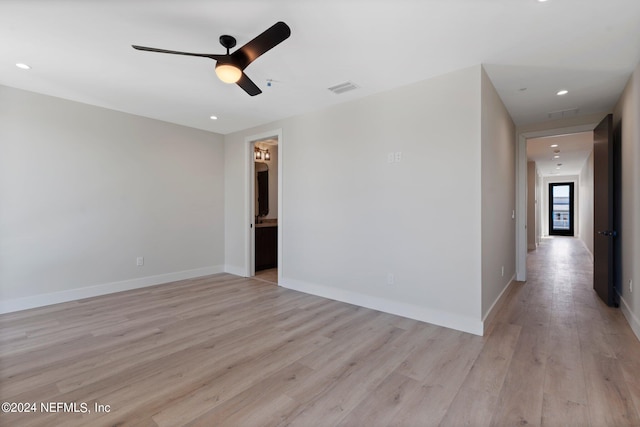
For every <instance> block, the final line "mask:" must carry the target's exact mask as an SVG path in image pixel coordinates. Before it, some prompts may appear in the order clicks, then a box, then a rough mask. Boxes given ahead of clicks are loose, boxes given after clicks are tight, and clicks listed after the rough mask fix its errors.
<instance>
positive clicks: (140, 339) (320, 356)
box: [0, 238, 640, 427]
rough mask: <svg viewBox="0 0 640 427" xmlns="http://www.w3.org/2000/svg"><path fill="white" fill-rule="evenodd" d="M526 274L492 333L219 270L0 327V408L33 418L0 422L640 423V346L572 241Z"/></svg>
mask: <svg viewBox="0 0 640 427" xmlns="http://www.w3.org/2000/svg"><path fill="white" fill-rule="evenodd" d="M528 267H529V281H528V282H527V283H517V284H515V285H513V286H512V288H511V289H510V291H509V293H508V295H507V301H506V302H505V304H503V305H502V309H501V311H500V312H499V313H498V314H497V315H496V317H495V323H494V324H493V327H492V328H491V332H490V333H489V334H488V335H487V336H485V337H477V336H473V335H469V334H466V333H462V332H457V331H454V330H450V329H446V328H441V327H437V326H433V325H429V324H425V323H421V322H417V321H413V320H409V319H405V318H401V317H397V316H392V315H389V314H385V313H380V312H376V311H373V310H368V309H364V308H359V307H355V306H352V305H349V304H344V303H339V302H335V301H330V300H326V299H323V298H319V297H315V296H311V295H306V294H302V293H298V292H295V291H291V290H287V289H283V288H279V287H277V286H275V285H273V284H269V283H266V282H265V281H261V280H252V279H244V278H239V277H236V276H232V275H227V274H220V275H215V276H209V277H203V278H199V279H193V280H185V281H181V282H175V283H170V284H167V285H161V286H155V287H151V288H145V289H140V290H135V291H130V292H123V293H119V294H113V295H107V296H102V297H97V298H92V299H86V300H82V301H75V302H71V303H65V304H59V305H55V306H49V307H43V308H39V309H34V310H28V311H23V312H18V313H12V314H6V315H2V316H0V327H1V332H0V401H2V402H5V401H6V402H16V403H26V402H35V403H36V404H37V413H22V414H17V413H2V414H0V425H2V426H183V425H188V426H248V427H252V426H367V427H368V426H438V425H441V426H517V425H527V426H592V427H600V426H616V427H621V426H640V416H639V411H640V343H639V342H638V340H637V338H636V337H635V335H634V334H633V332H632V331H631V329H630V328H629V326H628V325H627V323H626V321H625V320H624V318H623V316H622V313H621V312H620V311H619V310H616V309H612V308H608V307H606V306H605V305H604V304H602V303H601V301H600V300H599V299H598V298H597V296H596V294H595V293H594V292H593V290H592V284H591V278H592V268H591V260H590V258H589V255H588V253H587V252H586V251H585V249H584V247H583V246H582V244H581V243H580V242H579V241H578V240H576V239H573V238H552V239H545V240H544V241H543V244H542V246H541V247H540V248H539V249H538V250H536V251H533V252H531V253H530V254H529V256H528ZM41 402H45V403H46V402H54V409H55V408H57V407H56V404H55V402H60V403H67V404H72V403H75V404H76V405H77V408H76V409H77V410H78V411H80V412H78V413H69V412H57V413H52V412H50V413H43V412H42V408H41V407H40V403H41ZM82 403H86V404H87V412H86V413H81V412H82V411H83V406H81V404H82ZM96 403H97V404H100V405H109V410H108V411H106V407H105V410H104V411H103V412H96V410H95V406H94V405H95V404H96ZM58 409H59V410H64V406H62V407H60V408H58ZM67 409H73V407H71V408H67ZM89 411H90V412H89Z"/></svg>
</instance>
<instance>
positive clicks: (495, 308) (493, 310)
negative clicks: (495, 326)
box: [482, 274, 516, 332]
mask: <svg viewBox="0 0 640 427" xmlns="http://www.w3.org/2000/svg"><path fill="white" fill-rule="evenodd" d="M514 282H516V276H515V274H514V275H513V276H512V277H511V279H510V280H509V283H507V286H505V287H504V289H503V290H502V292H500V295H498V297H497V298H496V300H495V301H494V302H493V304H491V307H489V310H488V311H487V314H485V316H484V317H483V318H482V327H483V331H484V332H487V331H488V329H489V327H490V326H491V322H492V321H493V319H495V317H496V315H497V314H498V312H499V311H500V308H502V304H503V303H504V301H505V296H506V295H507V291H508V290H509V289H510V288H511V285H513V283H514Z"/></svg>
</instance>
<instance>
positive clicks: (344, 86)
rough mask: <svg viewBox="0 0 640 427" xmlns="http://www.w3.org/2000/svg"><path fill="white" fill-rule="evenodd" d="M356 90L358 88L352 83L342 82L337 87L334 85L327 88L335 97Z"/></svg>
mask: <svg viewBox="0 0 640 427" xmlns="http://www.w3.org/2000/svg"><path fill="white" fill-rule="evenodd" d="M354 89H358V86H357V85H356V84H355V83H352V82H344V83H340V84H339V85H335V86H332V87H330V88H329V90H330V91H331V92H333V93H335V94H336V95H340V94H341V93H345V92H349V91H350V90H354Z"/></svg>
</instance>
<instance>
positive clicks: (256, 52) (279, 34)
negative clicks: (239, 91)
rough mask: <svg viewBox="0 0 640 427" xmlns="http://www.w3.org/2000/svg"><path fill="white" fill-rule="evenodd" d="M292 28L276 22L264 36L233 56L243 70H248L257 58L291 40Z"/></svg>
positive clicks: (261, 35) (259, 36)
mask: <svg viewBox="0 0 640 427" xmlns="http://www.w3.org/2000/svg"><path fill="white" fill-rule="evenodd" d="M290 35H291V28H289V26H288V25H287V24H285V23H284V22H276V23H275V24H274V25H272V26H271V27H270V28H268V29H266V30H265V31H264V32H263V33H262V34H260V35H258V36H256V38H254V39H253V40H251V41H250V42H248V43H247V44H245V45H244V46H242V47H241V48H240V49H238V50H236V51H235V52H233V53H232V54H231V57H232V58H233V60H234V62H235V64H236V65H238V66H239V67H240V69H241V70H244V69H245V68H247V66H248V65H249V64H251V63H252V62H253V61H254V60H255V59H256V58H257V57H259V56H260V55H262V54H263V53H265V52H267V51H268V50H270V49H272V48H274V47H275V46H277V45H279V44H280V43H282V42H283V41H285V40H286V39H288V38H289V36H290Z"/></svg>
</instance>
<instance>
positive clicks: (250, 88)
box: [237, 73, 262, 96]
mask: <svg viewBox="0 0 640 427" xmlns="http://www.w3.org/2000/svg"><path fill="white" fill-rule="evenodd" d="M237 85H238V86H240V87H241V88H242V89H244V91H245V92H247V93H248V94H249V95H251V96H256V95H260V94H261V93H262V91H261V90H260V88H259V87H258V86H257V85H256V84H255V83H254V82H253V81H252V80H251V79H250V78H249V76H247V75H246V74H245V73H242V77H240V80H238V82H237Z"/></svg>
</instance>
